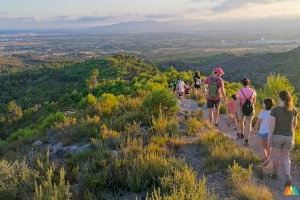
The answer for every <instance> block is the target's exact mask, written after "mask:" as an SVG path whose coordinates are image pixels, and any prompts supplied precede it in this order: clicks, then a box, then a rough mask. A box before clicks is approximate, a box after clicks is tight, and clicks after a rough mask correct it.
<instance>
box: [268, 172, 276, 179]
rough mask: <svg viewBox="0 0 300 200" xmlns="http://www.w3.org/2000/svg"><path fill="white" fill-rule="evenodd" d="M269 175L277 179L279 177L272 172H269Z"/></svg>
mask: <svg viewBox="0 0 300 200" xmlns="http://www.w3.org/2000/svg"><path fill="white" fill-rule="evenodd" d="M269 177H270V178H272V179H277V178H278V175H277V174H275V173H270V174H269Z"/></svg>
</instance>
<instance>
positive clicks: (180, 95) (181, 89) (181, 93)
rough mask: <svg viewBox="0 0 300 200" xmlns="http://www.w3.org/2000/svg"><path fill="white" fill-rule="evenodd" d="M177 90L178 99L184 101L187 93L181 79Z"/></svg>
mask: <svg viewBox="0 0 300 200" xmlns="http://www.w3.org/2000/svg"><path fill="white" fill-rule="evenodd" d="M176 89H177V95H178V98H179V99H181V100H183V99H184V93H185V83H184V82H183V81H182V80H181V79H178V82H177V86H176Z"/></svg>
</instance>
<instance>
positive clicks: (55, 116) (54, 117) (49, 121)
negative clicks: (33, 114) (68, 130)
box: [39, 112, 65, 131]
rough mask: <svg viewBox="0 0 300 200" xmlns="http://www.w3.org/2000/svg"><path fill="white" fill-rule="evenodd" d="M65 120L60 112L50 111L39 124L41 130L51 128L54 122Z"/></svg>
mask: <svg viewBox="0 0 300 200" xmlns="http://www.w3.org/2000/svg"><path fill="white" fill-rule="evenodd" d="M64 120H65V115H64V113H62V112H56V113H52V114H51V115H49V116H48V117H46V118H45V119H44V120H42V122H41V123H40V125H39V129H40V130H41V131H46V130H47V129H48V128H53V125H54V124H55V123H60V122H63V121H64Z"/></svg>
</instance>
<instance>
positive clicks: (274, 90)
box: [258, 74, 298, 103]
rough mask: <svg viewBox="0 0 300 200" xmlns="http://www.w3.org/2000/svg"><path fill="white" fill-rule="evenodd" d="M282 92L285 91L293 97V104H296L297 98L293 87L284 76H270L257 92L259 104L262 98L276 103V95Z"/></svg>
mask: <svg viewBox="0 0 300 200" xmlns="http://www.w3.org/2000/svg"><path fill="white" fill-rule="evenodd" d="M282 90H287V91H289V92H290V93H291V94H292V95H293V100H294V103H297V101H298V98H297V96H296V94H295V87H294V86H293V85H292V84H291V83H290V81H289V80H288V79H287V77H286V76H283V75H279V74H278V75H270V76H268V78H267V82H266V83H265V84H264V86H263V88H262V89H261V90H260V91H259V92H258V99H259V100H260V102H262V101H263V99H264V98H267V97H268V98H272V99H274V101H275V102H277V103H278V94H279V92H280V91H282Z"/></svg>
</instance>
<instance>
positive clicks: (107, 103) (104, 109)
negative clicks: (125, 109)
mask: <svg viewBox="0 0 300 200" xmlns="http://www.w3.org/2000/svg"><path fill="white" fill-rule="evenodd" d="M118 105H119V100H118V98H117V97H116V96H115V95H113V94H108V93H104V94H102V95H101V97H100V99H99V102H98V104H97V110H98V111H99V112H100V113H101V114H102V115H110V114H112V112H114V111H115V110H116V109H117V108H118Z"/></svg>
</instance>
